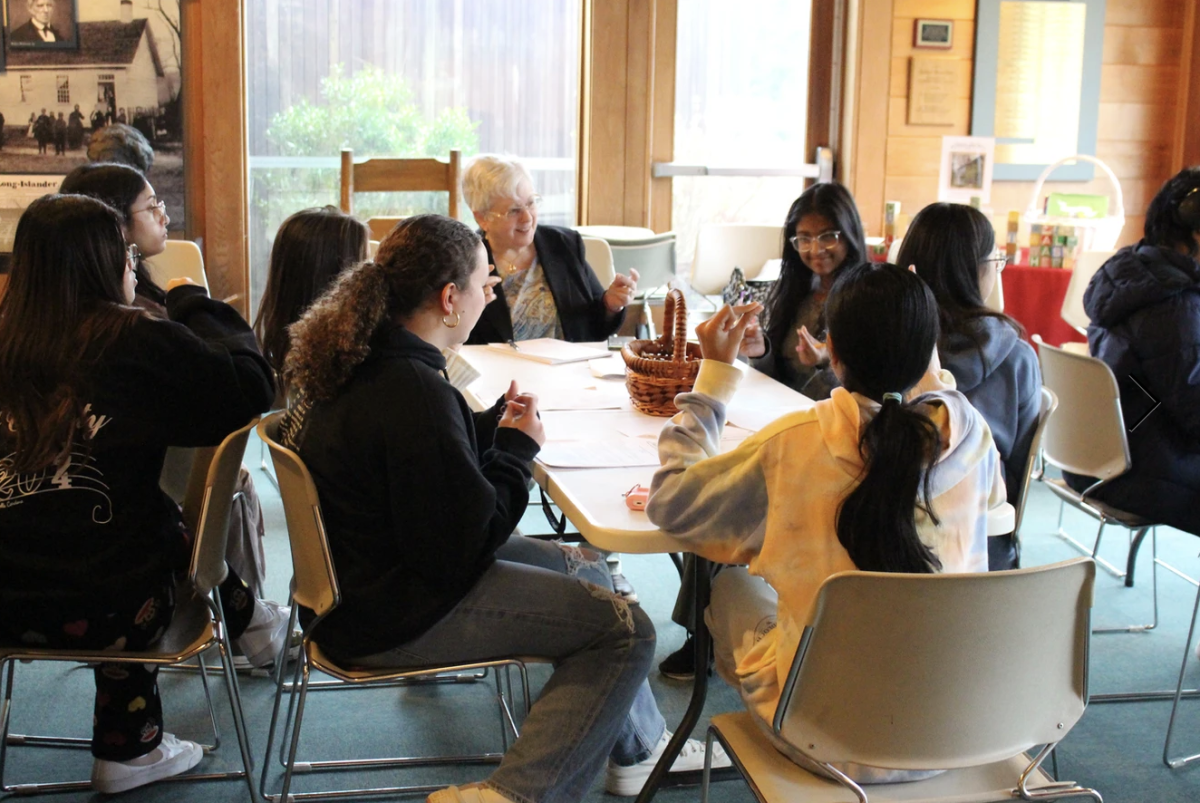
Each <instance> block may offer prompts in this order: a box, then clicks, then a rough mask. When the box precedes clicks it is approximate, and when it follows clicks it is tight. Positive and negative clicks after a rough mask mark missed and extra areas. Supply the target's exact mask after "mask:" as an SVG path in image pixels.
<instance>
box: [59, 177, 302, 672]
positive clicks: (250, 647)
mask: <svg viewBox="0 0 1200 803" xmlns="http://www.w3.org/2000/svg"><path fill="white" fill-rule="evenodd" d="M60 192H62V193H63V194H78V195H87V196H90V197H92V198H96V199H98V200H100V201H103V202H104V203H106V204H108V205H109V206H110V207H112V208H113V209H115V210H116V211H117V213H118V214H119V215H120V217H121V233H122V234H123V235H124V237H125V242H127V243H129V244H130V245H131V246H133V248H132V249H131V251H130V253H131V254H132V255H133V265H134V275H135V277H136V279H137V286H136V288H135V296H134V300H133V303H134V305H136V306H138V307H141V308H142V309H144V310H146V311H147V312H149V313H150V314H151V315H154V316H155V317H157V318H161V319H164V320H165V319H167V318H168V315H167V307H166V303H167V294H166V291H165V290H163V288H161V287H159V286H158V284H156V283H155V281H154V279H153V278H152V277H151V276H150V271H149V268H148V267H147V265H146V263H145V259H146V258H147V257H153V256H158V255H159V254H161V253H162V252H163V251H164V250H166V247H167V224H168V223H170V222H171V218H170V217H169V216H168V215H167V207H166V204H165V203H164V202H163V201H161V200H159V198H158V196H157V195H155V194H154V187H152V186H151V185H150V182H149V181H147V180H146V177H145V176H144V175H142V174H141V173H140V172H139V171H138V170H136V169H135V168H133V167H130V166H129V165H126V164H116V163H104V162H97V163H93V164H84V165H80V166H79V167H77V168H75V169H74V170H72V171H71V172H70V173H68V174H67V177H66V178H64V179H63V183H62V187H61V188H60ZM176 468H177V466H176V465H175V464H172V465H171V469H172V470H174V469H176ZM178 468H179V470H180V473H182V474H183V475H184V476H186V472H187V469H188V468H189V466H188V465H186V464H185V465H182V466H178ZM182 482H183V481H182V480H181V481H179V482H178V483H177V484H182ZM237 493H238V494H241V496H240V497H238V498H237V500H236V501H235V502H234V505H233V508H232V510H231V511H230V515H229V539H228V541H227V552H226V560H228V561H229V564H230V566H232V567H233V568H234V569H236V570H237V572H238V574H240V575H241V576H242V577H243V578H244V579H245V580H246V582H247V583H248V584H249V586H250V588H251V589H252V590H253V591H254V592H255V603H254V605H255V614H254V624H253V625H252V627H251V628H250V630H249V631H248V632H247V634H246V636H245V638H244V643H243V644H240V645H238V649H239V651H240V652H241V653H243V654H240V655H239V659H238V663H239V666H241V665H243V664H249V665H252V666H260V667H261V666H267V665H268V664H270V663H271V662H272V661H273V660H274V657H275V655H276V654H277V653H278V649H277V648H278V646H279V643H280V642H281V641H283V640H284V639H285V638H287V623H288V619H289V617H290V616H291V609H290V608H288V607H287V606H286V605H280V604H279V603H277V602H274V601H271V600H265V599H261V595H262V585H263V582H264V580H265V579H266V555H265V552H264V550H263V546H262V538H263V535H264V533H265V528H264V524H263V515H262V505H261V503H260V502H259V500H258V493H257V492H256V491H255V489H254V481H253V480H252V479H251V478H250V472H248V471H246V469H245V468H242V469H241V470H240V471H239V473H238V482H237ZM235 496H236V494H235ZM243 659H244V660H243Z"/></svg>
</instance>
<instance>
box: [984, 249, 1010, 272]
mask: <svg viewBox="0 0 1200 803" xmlns="http://www.w3.org/2000/svg"><path fill="white" fill-rule="evenodd" d="M979 262H980V264H984V263H986V264H990V265H991V266H992V267H993V268H995V269H996V273H1000V272H1001V271H1003V270H1004V266H1005V265H1007V264H1008V257H1007V256H1005V255H1004V253H1003V252H1001V251H993V252H992V255H991V256H990V257H984V258H983V259H981V260H979Z"/></svg>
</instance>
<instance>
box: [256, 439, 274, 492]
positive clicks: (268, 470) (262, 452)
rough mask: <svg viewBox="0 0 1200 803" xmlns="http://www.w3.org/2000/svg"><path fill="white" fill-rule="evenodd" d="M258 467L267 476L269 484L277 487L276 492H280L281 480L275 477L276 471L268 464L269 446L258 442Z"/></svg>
mask: <svg viewBox="0 0 1200 803" xmlns="http://www.w3.org/2000/svg"><path fill="white" fill-rule="evenodd" d="M258 467H259V468H261V469H262V472H263V473H264V474H266V475H267V482H269V483H271V484H272V485H274V486H275V490H276V491H278V490H279V480H278V479H276V477H275V469H274V467H273V466H271V465H270V464H269V463H268V462H267V444H265V443H263V442H262V441H259V442H258Z"/></svg>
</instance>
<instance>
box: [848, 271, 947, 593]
mask: <svg viewBox="0 0 1200 803" xmlns="http://www.w3.org/2000/svg"><path fill="white" fill-rule="evenodd" d="M826 312H827V315H828V317H829V336H830V340H831V341H832V348H833V351H834V353H835V354H836V355H837V358H838V360H839V361H840V362H841V364H842V368H843V374H844V383H843V384H844V385H845V387H846V389H847V390H850V391H853V392H856V393H859V394H861V395H863V396H866V397H867V398H869V399H873V400H875V401H878V402H881V403H882V406H881V407H880V409H879V412H878V413H876V415H875V417H874V418H873V419H872V420H871V421H870V422H869V423H868V424H867V426H866V427H864V429H863V433H862V436H861V438H860V440H859V450H860V452H861V453H862V457H863V474H862V477H861V479H860V481H859V484H858V487H856V488H855V489H854V490H853V491H852V492H851V493H850V495H849V496H847V497H846V499H845V500H843V502H842V505H841V508H840V509H839V510H838V516H837V534H838V540H839V541H840V542H841V544H842V546H843V547H845V549H846V551H847V552H848V553H849V555H850V558H851V560H853V561H854V565H855V566H857V567H858V568H859V569H862V570H865V571H884V572H913V573H929V572H934V571H937V570H938V569H940V568H941V562H940V561H939V560H938V558H937V556H936V555H934V554H933V551H932V550H930V548H929V547H928V546H926V545H925V544H924V543H923V542H922V541H921V538H920V536H919V535H918V533H917V522H916V518H917V514H918V512H921V513H922V514H923V515H925V516H928V517H930V518H931V519H932V520H933V522H934V523H935V524H936V523H937V518H936V516H935V515H934V512H933V509H932V507H931V505H930V501H929V500H930V482H929V478H930V472H931V470H932V468H933V466H934V465H935V463H936V462H937V458H938V455H939V454H940V452H941V436H940V433H939V431H938V428H937V426H936V425H934V423H933V422H932V421H931V420H930V419H929V417H928V416H927V415H925V413H924V412H923V411H922V409H921V407H920V405H919V403H906V402H904V401H903V399H902V395H903V394H904V393H905V392H907V391H908V390H909V389H910V388H912V387H913V385H915V384H917V382H918V381H920V379H921V377H922V376H923V375H924V373H925V371H926V369H927V368H928V365H929V360H930V357H931V356H932V353H933V349H934V346H935V345H936V343H937V339H938V310H937V302H936V301H935V300H934V298H933V294H932V293H931V292H930V290H929V288H928V287H927V286H926V285H925V283H924V282H922V281H921V279H920V278H918V277H917V276H916V275H915V274H913V273H911V272H909V271H906V270H903V269H901V268H898V267H896V266H895V265H871V264H866V265H858V266H855V267H852V268H847V269H846V270H844V271H843V272H842V275H841V276H839V278H838V280H837V282H836V283H835V284H834V287H833V289H832V290H831V292H830V294H829V300H828V302H827V304H826Z"/></svg>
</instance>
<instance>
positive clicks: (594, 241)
mask: <svg viewBox="0 0 1200 803" xmlns="http://www.w3.org/2000/svg"><path fill="white" fill-rule="evenodd" d="M583 255H584V258H585V259H586V260H587V263H588V265H590V266H591V268H592V273H594V274H596V278H597V279H599V280H600V286H601V287H605V288H607V287H608V286H609V285H610V284H612V281H613V279H614V278H615V277H616V275H617V272H616V270H615V269H614V268H613V253H612V249H610V248H609V247H608V242H607V241H605V240H602V239H601V238H599V237H584V238H583Z"/></svg>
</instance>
